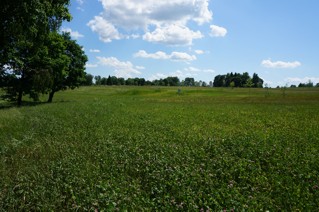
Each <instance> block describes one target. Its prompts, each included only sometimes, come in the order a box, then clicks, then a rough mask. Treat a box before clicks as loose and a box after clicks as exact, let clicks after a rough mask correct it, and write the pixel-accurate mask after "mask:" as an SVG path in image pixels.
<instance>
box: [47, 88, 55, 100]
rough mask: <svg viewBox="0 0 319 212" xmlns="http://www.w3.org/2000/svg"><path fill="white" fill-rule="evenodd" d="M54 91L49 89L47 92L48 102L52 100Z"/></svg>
mask: <svg viewBox="0 0 319 212" xmlns="http://www.w3.org/2000/svg"><path fill="white" fill-rule="evenodd" d="M54 93H55V91H51V92H50V93H49V99H48V103H51V102H52V99H53V96H54Z"/></svg>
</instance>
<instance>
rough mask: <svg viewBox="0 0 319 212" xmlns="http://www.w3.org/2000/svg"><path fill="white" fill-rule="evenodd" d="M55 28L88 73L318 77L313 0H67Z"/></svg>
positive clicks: (273, 80)
mask: <svg viewBox="0 0 319 212" xmlns="http://www.w3.org/2000/svg"><path fill="white" fill-rule="evenodd" d="M70 11H71V14H72V16H73V20H72V21H71V22H70V23H64V24H63V27H62V30H63V31H68V32H70V33H71V35H72V37H73V38H74V39H76V40H77V41H78V43H79V44H80V45H82V46H83V47H84V49H85V52H86V54H87V55H88V58H89V61H88V63H87V67H86V68H87V69H86V72H87V73H90V74H92V75H94V76H96V75H100V76H102V77H107V76H108V75H111V76H112V75H114V76H117V77H124V78H128V77H143V78H145V79H148V80H154V79H159V78H164V77H167V76H178V77H179V78H180V79H184V78H185V77H194V78H195V80H203V81H206V82H209V81H213V79H214V77H215V76H216V75H218V74H226V73H229V72H239V73H243V72H248V73H250V74H251V75H252V74H253V73H254V72H255V73H258V75H259V76H260V77H261V78H262V79H264V80H265V83H267V84H268V85H270V86H272V87H274V86H277V85H286V84H288V85H291V84H299V83H300V82H307V81H309V80H311V81H313V82H315V83H317V82H319V21H318V20H319V1H318V0H280V1H278V0H159V1H155V0H71V7H70Z"/></svg>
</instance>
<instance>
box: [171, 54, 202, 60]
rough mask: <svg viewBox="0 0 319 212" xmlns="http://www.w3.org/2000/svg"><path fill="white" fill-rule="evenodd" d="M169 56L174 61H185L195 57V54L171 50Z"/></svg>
mask: <svg viewBox="0 0 319 212" xmlns="http://www.w3.org/2000/svg"><path fill="white" fill-rule="evenodd" d="M170 58H171V59H172V60H175V61H185V62H189V61H193V60H196V59H197V58H196V56H195V55H189V54H187V53H185V52H172V54H171V55H170Z"/></svg>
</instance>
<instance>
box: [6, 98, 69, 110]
mask: <svg viewBox="0 0 319 212" xmlns="http://www.w3.org/2000/svg"><path fill="white" fill-rule="evenodd" d="M62 102H68V101H65V100H62V101H53V102H50V103H49V102H33V101H23V102H22V105H21V106H18V105H17V103H16V102H6V101H2V102H1V101H0V110H6V109H10V108H22V107H35V106H39V105H46V104H55V103H62Z"/></svg>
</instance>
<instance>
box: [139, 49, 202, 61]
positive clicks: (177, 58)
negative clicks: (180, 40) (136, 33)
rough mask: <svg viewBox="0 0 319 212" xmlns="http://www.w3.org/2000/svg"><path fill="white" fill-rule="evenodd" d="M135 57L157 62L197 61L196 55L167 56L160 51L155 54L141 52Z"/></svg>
mask: <svg viewBox="0 0 319 212" xmlns="http://www.w3.org/2000/svg"><path fill="white" fill-rule="evenodd" d="M134 57H141V58H151V59H156V60H173V61H183V62H190V61H193V60H196V59H197V58H196V56H195V55H189V54H187V53H185V52H172V53H171V54H166V53H165V52H162V51H158V52H155V53H147V52H146V51H145V50H140V51H138V52H136V53H135V54H134Z"/></svg>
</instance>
